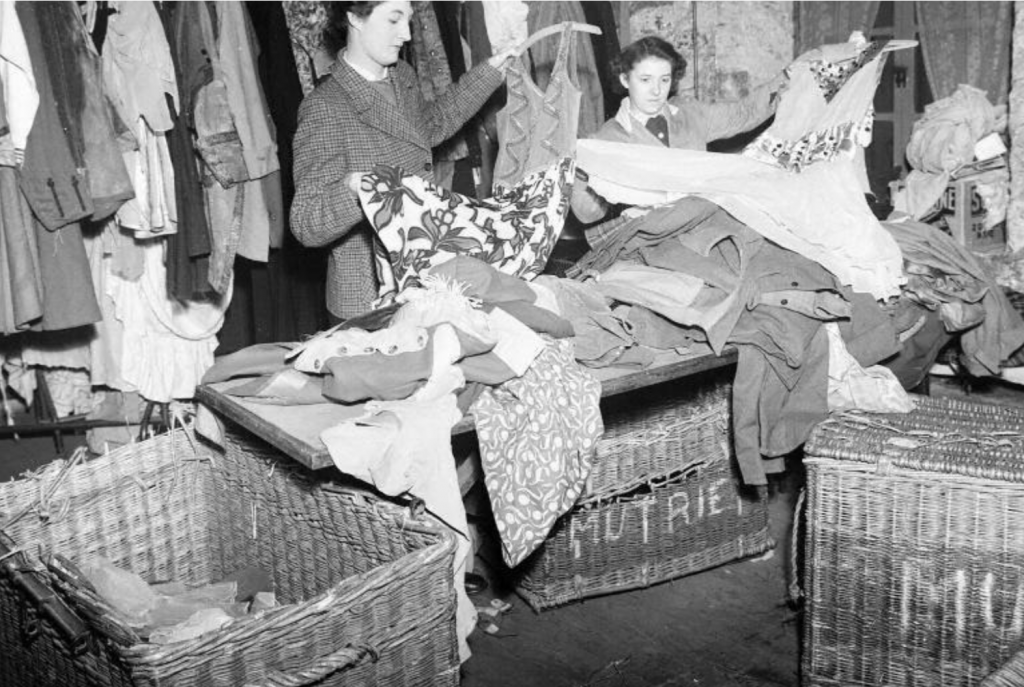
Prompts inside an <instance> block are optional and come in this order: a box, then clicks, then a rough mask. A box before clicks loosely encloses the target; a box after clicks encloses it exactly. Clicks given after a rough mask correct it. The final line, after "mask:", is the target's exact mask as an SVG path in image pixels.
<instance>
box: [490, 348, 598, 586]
mask: <svg viewBox="0 0 1024 687" xmlns="http://www.w3.org/2000/svg"><path fill="white" fill-rule="evenodd" d="M600 397H601V384H600V382H598V381H597V379H596V378H595V377H594V376H593V375H592V374H591V373H590V372H588V371H586V370H584V369H583V368H582V367H580V366H579V365H578V364H577V363H576V361H575V359H574V356H573V349H572V344H571V342H570V341H569V340H567V339H560V340H558V341H554V342H552V343H550V344H549V345H548V346H547V348H545V349H544V351H543V352H542V353H541V354H540V355H539V356H538V357H537V359H536V360H535V361H534V363H533V365H532V366H531V367H530V369H529V370H527V372H526V374H525V375H523V376H522V377H519V378H517V379H512V380H509V381H508V382H505V383H504V384H502V385H501V386H499V387H497V388H487V389H485V390H484V391H483V393H481V394H480V397H479V398H478V399H477V401H476V403H475V404H474V406H473V416H474V418H475V420H476V430H477V438H478V440H479V443H480V460H481V463H482V465H483V471H484V484H485V485H486V486H487V493H488V494H489V495H490V499H491V509H492V510H493V511H494V522H495V524H496V526H497V529H498V533H499V535H500V536H501V544H502V557H503V558H504V560H505V562H506V563H507V564H508V565H509V566H510V567H515V566H516V565H518V564H519V563H521V562H522V561H523V560H524V559H525V558H526V557H527V556H528V555H530V554H531V553H532V552H533V551H534V550H535V549H536V548H537V547H538V546H540V545H541V544H542V543H543V542H544V540H545V538H546V537H547V535H548V532H549V531H550V530H551V527H552V526H553V525H554V524H555V521H556V520H557V519H558V518H559V517H560V516H561V515H562V514H563V513H565V512H567V511H568V510H569V509H570V508H571V507H572V506H573V504H574V503H575V502H576V499H577V498H579V496H580V494H581V493H582V491H583V487H584V484H585V482H586V479H587V476H588V475H589V474H590V467H591V461H592V459H593V456H594V451H595V449H596V446H597V440H598V439H599V438H600V436H601V434H602V433H603V432H604V422H603V421H602V419H601V409H600V407H599V406H598V402H599V400H600Z"/></svg>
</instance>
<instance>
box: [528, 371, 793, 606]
mask: <svg viewBox="0 0 1024 687" xmlns="http://www.w3.org/2000/svg"><path fill="white" fill-rule="evenodd" d="M728 391H729V389H728V386H727V385H719V386H717V387H715V388H713V389H704V390H701V391H697V392H694V391H682V392H679V393H677V394H675V395H673V396H671V397H669V398H668V399H664V400H663V401H662V402H661V403H658V404H655V405H653V406H651V407H648V408H647V409H643V408H642V405H641V407H640V409H637V407H636V404H635V403H634V406H633V407H632V408H630V409H628V410H624V411H622V412H616V413H614V414H606V420H605V426H606V434H605V437H603V438H602V439H601V442H600V444H599V447H598V452H597V453H598V458H597V461H596V463H595V467H594V475H595V476H596V478H595V479H594V485H593V486H591V488H590V489H589V490H588V492H587V493H586V495H585V496H584V498H583V499H581V501H580V503H579V504H578V505H577V506H576V507H575V508H574V509H573V510H572V511H570V512H569V513H568V514H566V515H565V516H563V517H562V518H561V519H560V520H559V521H558V523H557V524H556V525H555V527H554V528H553V529H552V532H551V534H550V535H549V537H548V539H547V540H546V541H545V542H544V544H543V545H542V546H541V547H540V548H539V549H538V550H537V552H536V553H534V554H533V555H532V556H531V557H530V558H529V559H527V560H526V561H524V562H523V564H522V565H520V566H519V568H518V569H517V571H516V575H517V582H516V586H517V591H518V593H519V594H520V595H521V596H522V597H523V598H524V599H525V600H526V602H527V603H528V604H530V606H531V607H532V608H533V609H534V610H538V611H539V610H542V609H544V608H549V607H552V606H558V605H561V604H565V603H568V602H571V601H576V600H579V599H583V598H586V597H590V596H597V595H600V594H607V593H610V592H617V591H625V590H629V589H636V588H640V587H647V586H650V585H652V584H655V583H658V582H664V581H666V580H670V579H674V578H676V577H680V576H682V575H687V574H690V573H694V572H698V571H701V570H706V569H708V568H712V567H715V566H717V565H721V564H723V563H727V562H729V561H732V560H736V559H737V558H743V557H746V556H751V555H754V554H758V553H762V552H764V551H767V550H768V549H770V548H771V547H772V546H774V543H773V542H772V539H771V537H770V536H769V534H768V509H767V503H766V499H765V497H764V494H763V490H760V491H759V490H754V489H749V490H745V489H742V488H741V487H740V486H739V485H738V481H737V478H736V476H735V474H734V471H733V465H732V464H733V461H732V453H731V442H730V440H729V421H728V418H729V414H728V413H729V393H728ZM612 493H618V494H619V495H617V496H609V494H612Z"/></svg>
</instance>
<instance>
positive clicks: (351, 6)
mask: <svg viewBox="0 0 1024 687" xmlns="http://www.w3.org/2000/svg"><path fill="white" fill-rule="evenodd" d="M379 4H380V2H331V3H328V5H327V25H326V26H325V27H324V32H323V35H322V38H321V40H322V41H323V44H324V47H325V48H327V50H329V51H330V53H331V54H332V55H336V54H337V53H338V51H339V50H341V49H342V48H344V47H345V44H346V43H347V42H348V13H349V12H351V13H352V14H354V15H356V16H357V17H360V18H362V19H365V18H366V17H368V16H370V13H371V12H373V8H374V7H376V6H377V5H379Z"/></svg>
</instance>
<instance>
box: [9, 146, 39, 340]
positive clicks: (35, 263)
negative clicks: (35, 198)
mask: <svg viewBox="0 0 1024 687" xmlns="http://www.w3.org/2000/svg"><path fill="white" fill-rule="evenodd" d="M17 175H18V173H17V171H16V170H15V169H14V168H13V167H5V166H0V334H14V333H15V332H17V331H21V330H23V329H27V328H29V327H30V326H32V324H33V323H36V322H37V321H38V320H39V319H40V318H42V316H43V308H44V305H45V298H44V289H43V279H42V271H41V267H40V264H39V246H38V244H37V241H36V229H35V227H36V222H35V220H34V219H33V217H32V210H31V209H30V208H29V206H28V201H27V200H25V196H24V195H23V194H22V192H21V189H20V188H18V177H17Z"/></svg>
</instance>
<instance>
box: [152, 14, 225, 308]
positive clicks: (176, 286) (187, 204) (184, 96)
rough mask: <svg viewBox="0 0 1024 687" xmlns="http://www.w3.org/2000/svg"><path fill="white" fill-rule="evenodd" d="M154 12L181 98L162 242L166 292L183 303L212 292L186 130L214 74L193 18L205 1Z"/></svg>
mask: <svg viewBox="0 0 1024 687" xmlns="http://www.w3.org/2000/svg"><path fill="white" fill-rule="evenodd" d="M158 11H159V13H160V20H161V22H162V23H163V26H164V33H165V34H166V36H167V42H168V44H169V45H170V46H171V57H172V59H173V60H174V64H175V69H176V71H177V74H178V79H179V81H178V93H179V95H180V97H181V102H180V103H179V105H178V111H179V115H178V116H177V118H176V119H175V124H174V128H173V129H171V130H170V131H169V132H168V134H167V146H168V150H169V152H170V156H171V163H172V165H173V167H174V193H175V206H176V207H177V211H178V233H177V234H174V235H173V236H169V237H168V238H167V239H166V240H167V291H168V293H169V294H170V295H171V296H174V297H175V298H178V299H180V300H188V299H190V298H193V297H197V296H199V297H201V296H202V294H206V293H209V292H210V291H211V288H210V285H209V282H208V280H207V274H208V272H209V255H210V227H209V221H208V219H207V205H206V194H205V193H203V184H202V180H201V178H200V176H199V169H198V165H197V164H196V151H195V147H194V146H193V143H192V133H191V131H190V130H189V126H190V118H191V116H190V113H192V112H193V109H194V104H195V94H196V93H197V92H198V91H199V89H201V88H202V87H203V86H205V85H207V84H209V83H210V81H211V80H212V79H213V69H212V67H211V66H210V62H209V60H208V59H207V56H206V55H204V53H203V51H204V50H206V48H205V47H204V42H203V37H202V32H201V27H200V23H199V17H200V15H199V14H198V13H199V12H200V11H203V12H206V11H208V10H207V5H206V3H205V2H183V3H163V4H162V5H161V6H160V7H159V8H158Z"/></svg>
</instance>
